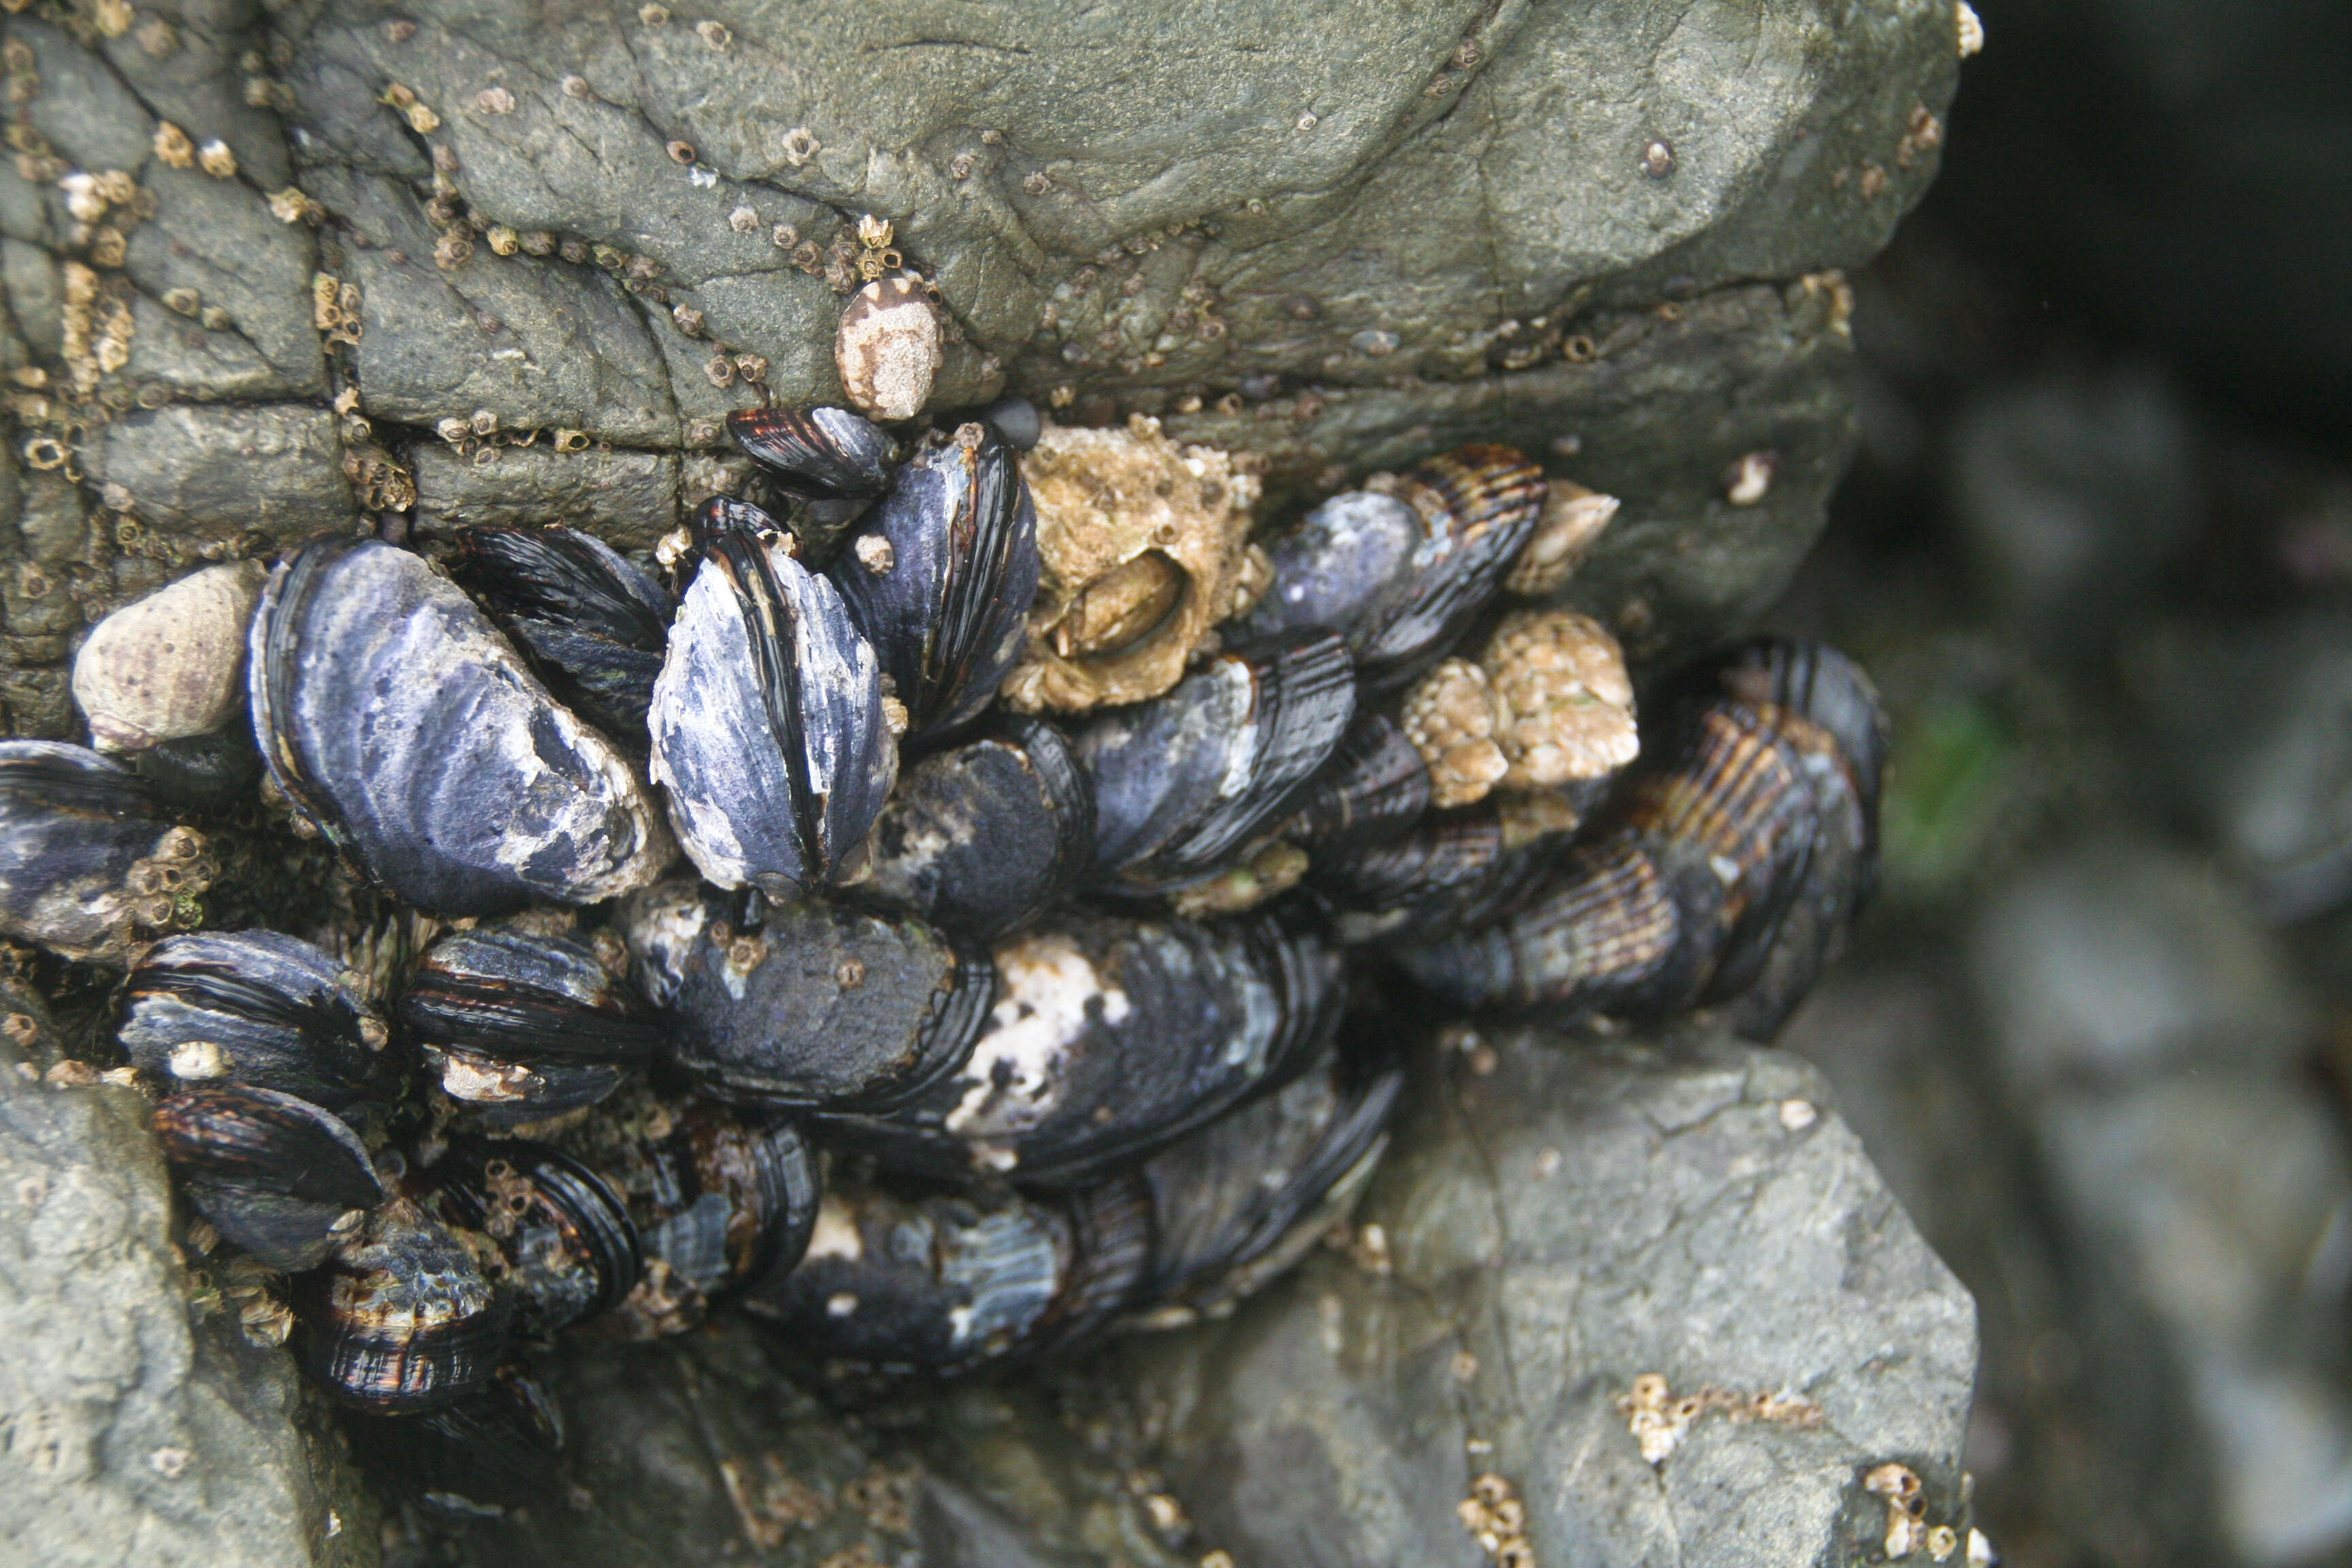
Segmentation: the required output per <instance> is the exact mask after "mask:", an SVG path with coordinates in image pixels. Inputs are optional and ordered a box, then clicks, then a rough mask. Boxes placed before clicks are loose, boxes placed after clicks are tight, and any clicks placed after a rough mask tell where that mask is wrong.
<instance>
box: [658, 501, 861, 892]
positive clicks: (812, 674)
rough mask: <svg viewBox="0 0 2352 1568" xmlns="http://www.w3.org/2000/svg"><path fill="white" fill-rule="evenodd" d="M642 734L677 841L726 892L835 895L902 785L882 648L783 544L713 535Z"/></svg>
mask: <svg viewBox="0 0 2352 1568" xmlns="http://www.w3.org/2000/svg"><path fill="white" fill-rule="evenodd" d="M648 722H649V724H650V727H651V731H652V735H653V776H654V779H655V781H656V783H659V784H663V785H664V786H666V787H667V790H668V792H669V809H670V821H671V823H672V825H673V826H675V827H676V829H677V837H678V840H679V842H680V843H681V844H683V845H684V846H685V848H686V852H687V854H688V856H689V857H690V858H692V859H693V861H694V864H695V866H696V868H698V870H700V871H701V873H702V875H703V876H704V877H705V878H706V879H709V881H712V882H715V883H717V884H718V885H719V886H720V887H722V888H742V887H756V888H758V889H760V890H761V891H762V892H764V893H767V894H769V895H770V896H772V897H779V898H782V897H790V896H792V895H793V894H794V893H796V892H798V891H799V890H800V889H803V888H811V889H814V888H823V887H824V886H826V885H827V884H829V883H831V882H832V881H834V880H835V879H836V878H837V877H838V875H839V874H840V873H841V872H843V871H844V870H845V868H847V866H848V864H849V862H850V860H851V858H852V857H853V856H855V855H856V854H857V853H858V852H860V851H861V849H862V847H863V846H864V843H865V839H866V833H867V832H868V831H869V830H870V829H871V828H872V827H873V826H874V819H875V817H876V816H879V815H880V813H881V810H882V802H883V800H884V798H885V797H886V796H887V795H888V794H889V792H890V784H891V781H892V779H893V778H894V777H895V776H896V774H897V772H898V748H897V746H896V744H895V743H894V742H893V741H892V739H891V736H890V731H889V728H888V726H887V724H886V723H885V722H884V721H883V715H882V679H881V670H880V668H879V667H878V666H877V664H876V662H875V658H874V649H873V648H872V647H871V646H870V645H868V644H867V642H866V639H865V638H864V637H861V636H860V635H859V634H858V632H857V629H856V626H854V625H853V624H852V622H851V620H850V617H849V613H848V611H847V610H846V609H845V607H844V606H843V605H842V602H841V597H840V595H838V594H836V593H835V591H834V587H833V585H832V584H830V583H828V582H826V581H825V580H824V578H822V577H819V576H816V575H814V574H811V573H809V572H808V571H807V570H806V569H804V568H803V566H802V565H801V563H799V562H797V561H795V560H793V556H792V550H791V544H790V542H789V541H788V540H787V539H785V538H784V537H783V536H782V535H779V534H773V533H752V532H747V531H742V530H739V529H733V528H721V529H719V530H717V531H714V532H713V533H712V534H711V536H710V540H709V546H708V552H707V553H706V555H705V556H704V559H703V563H702V565H701V568H700V569H699V570H698V572H697V573H696V574H695V578H694V583H693V585H692V586H691V587H689V588H688V590H687V594H686V603H685V605H684V607H683V608H681V609H680V610H679V612H678V616H677V623H676V624H675V625H674V626H672V627H671V631H670V643H669V653H668V656H667V659H666V660H665V662H664V663H663V666H662V673H661V678H660V679H658V680H656V682H655V683H654V701H653V708H652V710H651V711H650V713H649V715H648Z"/></svg>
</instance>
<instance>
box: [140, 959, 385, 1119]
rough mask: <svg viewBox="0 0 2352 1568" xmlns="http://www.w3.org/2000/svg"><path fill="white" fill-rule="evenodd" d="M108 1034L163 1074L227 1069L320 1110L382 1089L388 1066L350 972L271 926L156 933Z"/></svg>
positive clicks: (381, 1031)
mask: <svg viewBox="0 0 2352 1568" xmlns="http://www.w3.org/2000/svg"><path fill="white" fill-rule="evenodd" d="M115 1037H116V1038H117V1039H119V1040H120V1041H121V1043H122V1048H123V1049H124V1050H125V1051H127V1052H129V1053H130V1056H131V1061H132V1062H133V1063H134V1064H136V1065H137V1066H138V1068H140V1070H142V1072H147V1073H152V1074H153V1075H154V1076H155V1077H157V1078H159V1079H163V1081H164V1082H166V1083H169V1082H172V1081H173V1080H175V1079H176V1080H178V1081H180V1082H183V1083H198V1082H203V1081H205V1080H207V1079H231V1080H233V1081H235V1082H237V1083H242V1084H249V1085H252V1086H254V1087H255V1088H258V1089H277V1090H279V1091H281V1092H283V1093H286V1094H292V1095H299V1096H300V1097H301V1098H302V1099H304V1100H310V1101H311V1102H312V1103H314V1104H317V1105H322V1106H325V1107H327V1108H328V1109H329V1110H342V1109H344V1108H345V1107H347V1106H350V1105H352V1104H353V1103H354V1102H355V1101H359V1100H364V1099H368V1098H370V1097H372V1096H374V1095H377V1094H380V1093H383V1091H385V1090H386V1089H388V1088H389V1087H390V1082H389V1080H390V1078H391V1076H392V1073H393V1070H394V1066H395V1058H394V1057H393V1055H392V1054H391V1053H390V1052H388V1051H387V1050H386V1049H385V1048H384V1047H385V1042H386V1041H387V1040H388V1039H389V1038H390V1034H389V1031H388V1030H387V1029H386V1028H385V1027H384V1022H383V1018H382V1017H381V1016H378V1014H377V1013H376V1010H375V1008H374V1007H373V1005H370V1004H369V1002H368V1000H367V998H366V996H365V995H363V994H362V993H361V991H360V988H359V979H358V976H356V975H354V974H352V973H351V972H350V971H349V970H347V969H345V968H344V967H343V966H342V965H341V963H337V962H336V961H335V960H334V959H332V958H331V957H329V956H328V955H327V954H326V953H324V952H320V951H319V950H318V949H317V948H315V947H312V946H311V945H310V943H309V942H301V941H299V940H297V939H296V938H294V937H290V936H285V935H281V934H280V933H278V932H277V931H234V932H230V931H200V932H196V933H194V934H191V935H187V936H175V937H169V938H166V939H165V940H164V941H163V942H157V943H156V944H155V945H154V946H153V947H152V948H150V949H148V951H147V952H146V954H145V955H144V956H143V957H142V958H141V959H140V961H139V962H138V963H137V964H135V965H134V966H132V968H131V975H130V978H129V980H128V981H127V982H126V983H125V984H124V986H123V1016H122V1026H121V1029H120V1030H119V1031H117V1033H116V1036H115Z"/></svg>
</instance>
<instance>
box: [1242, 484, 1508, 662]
mask: <svg viewBox="0 0 2352 1568" xmlns="http://www.w3.org/2000/svg"><path fill="white" fill-rule="evenodd" d="M1543 501H1544V480H1543V472H1542V470H1541V469H1539V468H1537V467H1536V466H1535V465H1534V464H1532V463H1530V462H1528V460H1527V459H1526V458H1523V457H1521V456H1520V455H1519V454H1518V453H1517V452H1515V451H1513V450H1511V449H1510V448H1509V447H1494V446H1474V447H1461V448H1459V449H1457V450H1455V451H1452V452H1446V453H1442V454H1440V455H1439V456H1437V457H1434V458H1429V459H1428V460H1426V461H1425V462H1423V463H1421V464H1419V465H1417V466H1415V467H1414V468H1412V471H1411V472H1409V473H1408V474H1406V475H1405V477H1404V479H1403V480H1402V484H1401V485H1400V486H1399V489H1398V493H1397V494H1395V495H1393V496H1390V495H1380V494H1374V493H1371V492H1366V491H1357V492H1353V493H1350V494H1348V495H1342V496H1336V497H1334V498H1332V499H1331V500H1328V501H1326V502H1324V503H1323V504H1322V505H1321V506H1319V507H1318V508H1316V509H1315V510H1313V511H1310V512H1308V513H1307V515H1306V516H1305V517H1303V518H1301V519H1300V520H1299V521H1297V523H1295V524H1293V525H1292V526H1291V527H1290V528H1289V529H1287V530H1286V531H1284V532H1282V533H1280V534H1277V535H1276V537H1275V538H1274V539H1273V540H1272V541H1270V542H1269V543H1268V545H1267V551H1268V552H1269V553H1270V554H1271V555H1272V556H1273V558H1274V587H1273V589H1272V590H1271V591H1270V592H1268V593H1267V594H1266V595H1265V597H1264V598H1262V599H1260V600H1259V601H1258V602H1257V605H1256V607H1255V609H1254V610H1253V611H1252V612H1251V613H1250V615H1249V616H1247V617H1246V618H1244V621H1243V623H1242V626H1241V627H1240V630H1241V632H1242V635H1244V636H1253V635H1257V636H1262V635H1267V634H1271V633H1274V632H1278V631H1285V630H1288V629H1290V628H1293V627H1297V626H1328V627H1331V628H1332V629H1334V630H1336V631H1339V632H1340V633H1341V634H1343V635H1344V636H1345V637H1347V639H1348V648H1349V652H1350V653H1352V654H1353V655H1354V656H1355V658H1356V664H1357V668H1358V671H1359V673H1360V676H1361V678H1362V679H1363V683H1364V687H1365V689H1366V690H1367V691H1368V692H1370V693H1374V694H1386V693H1388V692H1391V691H1396V690H1400V689H1402V688H1403V687H1405V686H1407V685H1410V684H1411V683H1412V681H1413V680H1414V679H1417V678H1418V677H1419V676H1420V675H1421V674H1422V673H1423V672H1424V671H1425V670H1427V669H1428V668H1430V666H1432V665H1433V664H1435V663H1436V662H1437V661H1438V660H1439V659H1440V658H1444V656H1445V654H1446V653H1447V652H1448V651H1449V650H1450V649H1451V648H1452V647H1453V646H1454V643H1455V642H1457V641H1458V640H1460V638H1461V636H1462V634H1463V633H1464V632H1465V630H1467V629H1468V628H1469V626H1470V623H1471V622H1472V620H1473V619H1475V617H1476V616H1477V614H1478V612H1479V611H1480V610H1481V609H1483V608H1485V607H1486V605H1487V603H1488V602H1489V601H1490V600H1492V599H1493V598H1494V597H1495V595H1496V593H1497V592H1498V591H1499V590H1500V589H1501V587H1502V585H1503V579H1504V578H1505V576H1506V575H1507V574H1508V573H1509V572H1510V570H1511V566H1512V563H1514V562H1515V561H1517V558H1518V554H1519V551H1520V549H1521V548H1522V547H1523V546H1524V545H1525V544H1526V543H1527V542H1528V538H1529V536H1530V535H1532V534H1533V533H1534V531H1535V528H1536V524H1537V521H1538V519H1539V518H1540V517H1541V516H1542V512H1543Z"/></svg>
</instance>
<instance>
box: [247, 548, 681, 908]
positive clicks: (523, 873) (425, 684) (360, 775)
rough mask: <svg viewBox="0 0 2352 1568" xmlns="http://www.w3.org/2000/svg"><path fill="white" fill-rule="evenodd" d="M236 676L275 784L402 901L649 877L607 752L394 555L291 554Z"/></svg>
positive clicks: (507, 894)
mask: <svg viewBox="0 0 2352 1568" xmlns="http://www.w3.org/2000/svg"><path fill="white" fill-rule="evenodd" d="M247 674H248V677H249V679H250V682H251V696H252V700H253V723H254V734H255V736H256V737H257V739H258V740H259V741H260V742H261V751H262V757H263V760H264V761H265V762H266V763H267V764H268V768H269V773H270V776H271V778H272V779H273V780H274V781H275V782H276V784H277V785H278V788H279V790H281V791H282V792H283V793H284V794H285V795H286V798H287V799H288V800H289V801H290V802H291V803H292V804H293V805H294V806H295V808H296V809H297V810H298V811H299V812H300V813H301V814H302V816H304V817H306V818H308V819H309V821H310V823H312V824H313V825H314V826H317V827H318V828H320V830H321V831H323V832H324V833H325V834H326V835H327V837H329V838H330V839H331V841H332V842H333V843H334V844H335V845H336V846H337V847H339V848H341V849H342V850H343V851H344V852H345V853H346V854H347V855H348V856H349V857H350V858H352V860H353V862H354V863H355V864H356V865H357V866H358V867H359V868H360V869H362V871H364V872H365V873H366V874H367V875H368V877H369V878H370V879H372V880H373V881H374V882H375V883H376V884H378V885H379V886H381V887H383V888H384V889H387V890H388V891H390V892H392V893H393V894H394V895H395V896H396V897H398V898H400V899H402V900H405V901H406V902H408V903H411V904H414V905H415V906H417V907H418V908H420V909H424V910H430V911H433V912H436V913H439V914H446V915H486V914H497V913H500V912H503V911H505V910H511V909H516V908H520V906H521V905H522V904H523V903H524V902H525V901H527V900H530V899H532V898H543V899H554V900H562V901H565V902H571V903H593V902H596V901H598V900H604V899H609V898H613V897H614V896H616V895H618V894H621V893H625V892H626V891H628V890H629V889H632V888H636V887H642V886H643V885H645V884H646V883H647V882H649V881H651V880H653V879H654V878H655V877H656V875H658V874H659V872H660V871H661V869H662V868H663V866H664V865H666V864H667V862H668V860H669V859H670V858H671V854H672V846H671V843H670V839H669V836H668V835H667V833H665V832H664V831H663V829H662V825H661V821H660V818H659V816H658V814H657V813H656V808H655V806H654V803H653V800H652V798H651V797H650V796H649V795H647V794H646V790H645V788H644V786H643V785H642V784H639V783H638V781H637V779H636V777H635V773H633V771H632V769H631V768H630V766H629V764H628V763H627V762H626V761H625V759H624V758H623V757H622V755H621V754H620V753H619V752H616V751H615V750H614V748H613V745H612V743H611V742H608V741H606V740H604V738H603V737H602V736H601V735H599V734H597V733H596V731H593V730H592V729H591V728H589V727H588V726H587V725H585V724H583V723H582V722H581V721H579V720H578V719H577V718H575V717H573V716H572V712H571V711H570V710H568V709H565V708H563V707H562V706H561V705H560V704H558V703H557V702H556V701H555V700H554V699H553V698H551V697H550V696H549V695H548V694H547V691H546V689H545V688H543V687H541V685H540V683H539V681H538V680H537V679H536V678H534V677H533V676H532V675H531V674H530V670H528V669H527V668H524V666H523V662H522V660H521V659H520V658H518V657H517V656H516V654H515V651H514V649H513V648H511V647H509V646H508V645H507V642H506V639H505V638H503V637H500V636H499V633H498V630H497V628H496V627H494V626H491V625H490V623H489V621H488V618H486V617H485V616H483V615H482V613H481V612H480V611H479V610H478V609H476V608H475V607H474V606H473V605H472V604H471V603H470V602H468V601H467V598H466V596H465V595H464V594H462V593H460V592H459V591H458V590H457V588H456V587H455V586H454V585H452V584H449V583H448V582H446V581H445V580H444V579H442V578H440V577H437V576H436V575H435V574H433V572H432V571H431V570H430V569H429V568H428V567H427V566H426V565H425V563H424V562H423V561H422V560H420V559H419V558H418V557H416V556H415V555H413V554H411V553H410V552H407V551H405V550H400V549H395V548H394V547H393V546H392V545H389V544H384V543H381V542H377V541H374V540H367V539H351V538H341V537H328V538H321V539H316V540H313V541H311V542H310V543H308V544H306V545H304V546H303V547H302V548H301V549H300V550H299V551H298V552H296V553H295V554H294V556H293V557H292V558H291V559H290V560H289V561H287V562H286V563H284V564H282V565H280V566H279V567H278V571H277V573H276V574H275V575H274V576H272V577H271V579H270V583H269V588H268V592H267V593H265V594H264V595H263V596H262V602H261V609H260V612H259V614H257V616H255V617H254V623H253V647H252V655H251V658H250V660H249V668H248V671H247Z"/></svg>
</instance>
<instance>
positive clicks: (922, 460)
mask: <svg viewBox="0 0 2352 1568" xmlns="http://www.w3.org/2000/svg"><path fill="white" fill-rule="evenodd" d="M1037 571H1038V563H1037V518H1036V512H1035V510H1034V507H1032V505H1031V504H1030V500H1029V493H1028V489H1027V487H1026V486H1025V485H1024V484H1023V483H1022V481H1021V467H1020V464H1019V462H1018V460H1017V459H1016V458H1014V456H1013V449H1012V448H1011V447H1008V446H1006V445H1005V443H1004V442H1003V440H1002V439H1001V438H999V437H997V435H996V433H995V432H994V431H992V430H991V429H990V428H989V427H988V426H984V425H980V424H970V425H962V426H958V427H957V428H956V429H955V431H954V432H953V434H951V435H940V434H938V433H936V432H935V433H933V434H932V435H929V436H927V437H924V438H923V440H922V441H921V442H920V443H919V445H918V446H917V447H916V448H915V453H914V456H913V457H911V458H908V460H907V463H906V466H905V467H903V468H900V469H899V470H898V475H897V477H896V478H895V479H893V480H892V481H891V486H890V491H889V493H888V494H887V496H885V497H884V498H883V500H882V502H881V504H880V505H878V506H877V507H876V508H875V509H874V510H873V511H872V513H871V514H869V515H868V517H867V519H866V523H865V525H864V526H863V527H862V528H860V529H859V530H858V531H857V532H856V534H855V535H854V536H852V538H851V540H850V542H849V549H848V551H847V552H845V554H844V555H843V556H842V558H841V560H840V561H839V562H838V563H836V564H835V567H834V569H833V572H832V574H831V575H832V578H833V581H834V583H835V585H836V586H837V587H839V589H840V590H841V597H842V602H843V603H844V604H845V605H847V606H848V609H849V615H850V618H851V619H852V620H853V621H855V622H856V624H857V627H858V629H859V630H860V631H862V632H863V633H865V635H866V640H867V641H868V642H869V643H871V644H873V646H874V649H875V652H876V654H877V656H878V657H879V658H880V659H881V662H882V666H883V668H884V671H885V673H887V675H888V676H889V678H890V679H891V681H892V682H893V684H894V685H895V687H896V689H897V694H898V700H899V701H900V702H902V703H904V704H905V705H906V709H907V715H908V726H907V739H908V742H918V741H920V740H922V739H924V738H925V737H927V736H929V735H934V734H937V733H939V732H940V731H948V730H952V729H954V728H955V727H956V726H958V725H960V724H962V723H964V722H966V721H969V720H971V719H972V718H973V717H975V716H976V715H977V714H978V713H979V712H980V710H982V708H985V707H986V706H987V705H988V704H989V702H990V701H992V700H993V699H994V698H995V696H996V688H997V685H998V683H999V682H1001V681H1002V680H1003V679H1004V676H1005V672H1006V671H1007V670H1010V669H1011V668H1013V660H1014V658H1016V657H1017V656H1018V655H1019V654H1020V651H1021V645H1022V639H1023V637H1024V636H1025V635H1026V632H1027V627H1028V615H1029V605H1030V602H1031V601H1032V600H1034V598H1035V597H1036V596H1037Z"/></svg>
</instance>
